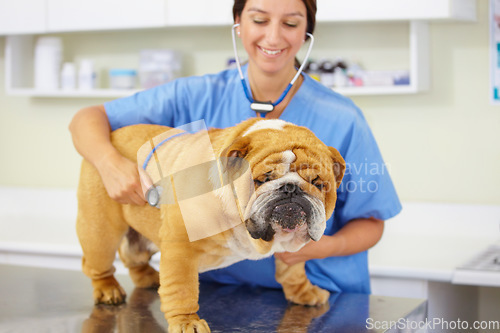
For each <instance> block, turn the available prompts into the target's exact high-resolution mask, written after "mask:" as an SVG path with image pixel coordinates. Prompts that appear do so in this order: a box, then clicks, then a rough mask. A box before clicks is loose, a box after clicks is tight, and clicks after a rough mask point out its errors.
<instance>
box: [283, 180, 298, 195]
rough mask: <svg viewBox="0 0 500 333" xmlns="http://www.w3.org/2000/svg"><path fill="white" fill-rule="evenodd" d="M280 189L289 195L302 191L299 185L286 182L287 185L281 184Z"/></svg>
mask: <svg viewBox="0 0 500 333" xmlns="http://www.w3.org/2000/svg"><path fill="white" fill-rule="evenodd" d="M279 190H280V191H281V192H283V193H286V194H288V195H293V194H298V193H300V191H302V190H301V189H300V187H299V186H298V185H296V184H293V183H286V184H285V185H283V186H281V187H280V189H279Z"/></svg>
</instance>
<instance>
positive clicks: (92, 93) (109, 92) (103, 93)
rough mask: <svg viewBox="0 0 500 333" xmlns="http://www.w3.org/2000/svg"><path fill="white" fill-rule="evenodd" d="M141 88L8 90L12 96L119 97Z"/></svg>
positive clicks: (131, 93)
mask: <svg viewBox="0 0 500 333" xmlns="http://www.w3.org/2000/svg"><path fill="white" fill-rule="evenodd" d="M139 91H140V90H139V89H130V90H128V89H127V90H117V89H94V90H89V91H79V90H67V91H65V90H49V91H40V90H36V89H31V88H13V89H9V90H7V94H8V95H11V96H27V97H44V98H100V97H107V98H119V97H126V96H130V95H133V94H135V93H136V92H139Z"/></svg>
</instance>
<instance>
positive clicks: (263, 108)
mask: <svg viewBox="0 0 500 333" xmlns="http://www.w3.org/2000/svg"><path fill="white" fill-rule="evenodd" d="M250 109H252V110H253V111H255V112H258V113H268V112H271V111H273V110H274V105H273V103H271V102H253V103H251V104H250Z"/></svg>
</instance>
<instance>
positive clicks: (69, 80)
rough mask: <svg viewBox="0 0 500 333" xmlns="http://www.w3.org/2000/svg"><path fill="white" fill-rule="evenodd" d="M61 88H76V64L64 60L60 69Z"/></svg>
mask: <svg viewBox="0 0 500 333" xmlns="http://www.w3.org/2000/svg"><path fill="white" fill-rule="evenodd" d="M61 89H62V90H75V89H76V66H75V64H74V63H72V62H65V63H64V64H63V67H62V70H61Z"/></svg>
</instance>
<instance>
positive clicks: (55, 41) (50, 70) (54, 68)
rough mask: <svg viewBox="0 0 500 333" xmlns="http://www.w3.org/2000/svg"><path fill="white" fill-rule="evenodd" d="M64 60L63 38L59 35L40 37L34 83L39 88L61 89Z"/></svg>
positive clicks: (36, 47) (37, 46)
mask: <svg viewBox="0 0 500 333" xmlns="http://www.w3.org/2000/svg"><path fill="white" fill-rule="evenodd" d="M61 61H62V40H61V38H58V37H40V38H38V40H37V42H36V46H35V59H34V74H35V75H34V76H35V77H34V85H35V89H38V90H57V89H59V72H60V70H61Z"/></svg>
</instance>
